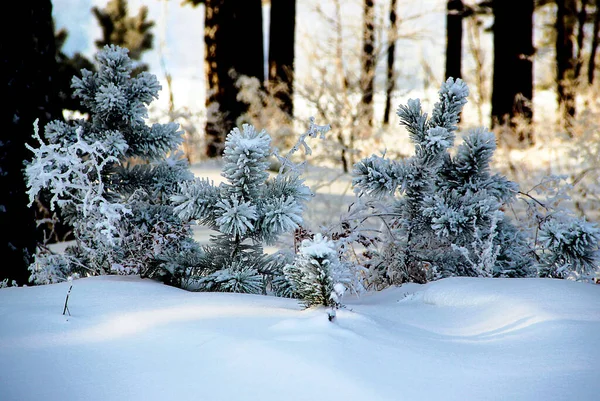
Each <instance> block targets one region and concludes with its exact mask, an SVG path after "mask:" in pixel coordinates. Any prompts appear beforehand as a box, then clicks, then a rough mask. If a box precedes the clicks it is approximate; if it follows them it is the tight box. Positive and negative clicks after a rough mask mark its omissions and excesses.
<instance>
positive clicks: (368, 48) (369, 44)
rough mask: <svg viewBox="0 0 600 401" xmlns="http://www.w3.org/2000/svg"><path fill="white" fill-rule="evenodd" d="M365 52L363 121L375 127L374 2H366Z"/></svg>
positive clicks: (363, 65) (362, 86)
mask: <svg viewBox="0 0 600 401" xmlns="http://www.w3.org/2000/svg"><path fill="white" fill-rule="evenodd" d="M363 9H364V15H363V18H364V20H363V52H362V60H361V61H362V70H361V79H360V82H361V85H360V87H361V90H362V99H361V112H360V114H361V120H362V121H363V122H364V123H365V124H366V125H368V126H372V125H373V90H374V88H375V61H376V60H375V6H374V2H373V0H364V8H363Z"/></svg>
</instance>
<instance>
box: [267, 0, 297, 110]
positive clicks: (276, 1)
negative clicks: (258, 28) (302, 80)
mask: <svg viewBox="0 0 600 401" xmlns="http://www.w3.org/2000/svg"><path fill="white" fill-rule="evenodd" d="M295 37H296V0H271V18H270V26H269V89H270V90H271V92H272V93H273V95H275V97H276V98H277V99H279V101H280V108H281V110H282V111H283V112H284V113H286V114H287V115H288V116H289V117H290V119H291V118H292V117H293V116H294V100H293V97H294V45H295V41H296V39H295Z"/></svg>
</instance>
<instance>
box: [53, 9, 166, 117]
mask: <svg viewBox="0 0 600 401" xmlns="http://www.w3.org/2000/svg"><path fill="white" fill-rule="evenodd" d="M91 11H92V13H93V14H94V16H95V17H96V20H97V22H98V25H99V26H100V29H101V30H102V38H101V39H98V40H96V42H95V43H96V47H97V48H98V50H102V49H103V48H104V46H105V45H111V44H113V45H117V46H119V47H123V48H126V49H128V50H129V54H130V56H129V57H130V59H132V60H134V61H136V63H135V69H134V72H133V73H134V75H137V74H138V73H140V72H141V71H147V70H148V65H147V64H145V63H142V62H141V61H140V60H141V59H142V56H143V54H144V52H146V51H148V50H151V49H152V47H153V41H154V35H153V34H152V32H151V29H152V28H153V27H154V25H155V24H154V21H149V20H148V19H147V18H148V7H146V6H142V7H140V9H139V11H138V14H137V15H135V16H131V15H130V13H129V8H128V4H127V0H110V1H109V2H108V3H107V4H106V6H105V7H104V8H99V7H92V9H91ZM67 37H68V32H67V31H66V30H65V29H61V30H59V31H58V32H57V33H56V49H57V54H56V58H57V61H58V76H57V81H58V87H59V89H58V90H59V98H60V100H61V103H62V104H61V105H60V107H61V108H62V109H63V110H74V111H79V112H81V113H88V112H89V110H88V109H87V108H86V107H85V105H83V104H81V102H80V101H79V99H77V98H75V96H73V90H72V88H71V79H72V78H73V77H77V78H81V70H82V69H84V68H85V69H87V70H88V71H95V65H94V63H93V62H92V61H91V60H89V59H88V58H87V57H85V56H84V55H82V54H81V53H78V52H77V53H75V54H74V55H73V56H71V57H69V56H67V55H66V54H65V53H64V52H63V51H62V47H63V45H64V44H65V42H66V40H67Z"/></svg>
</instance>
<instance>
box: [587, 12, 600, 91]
mask: <svg viewBox="0 0 600 401" xmlns="http://www.w3.org/2000/svg"><path fill="white" fill-rule="evenodd" d="M594 4H595V8H596V10H595V13H594V25H593V27H592V35H591V36H592V40H591V43H590V58H589V61H588V84H590V85H592V84H593V83H594V72H595V70H596V52H597V50H598V39H599V38H598V32H599V31H600V12H599V11H600V0H596V1H595V3H594Z"/></svg>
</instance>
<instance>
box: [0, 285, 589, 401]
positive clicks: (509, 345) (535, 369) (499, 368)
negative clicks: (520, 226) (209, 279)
mask: <svg viewBox="0 0 600 401" xmlns="http://www.w3.org/2000/svg"><path fill="white" fill-rule="evenodd" d="M71 284H72V285H73V287H72V290H71V293H70V297H69V302H68V307H69V311H70V313H71V315H70V316H69V315H68V314H67V315H63V314H62V312H63V308H64V303H65V297H66V295H67V292H68V290H69V287H70V286H71ZM344 303H345V307H344V308H342V309H339V310H337V313H336V317H335V319H334V320H333V321H332V322H330V321H329V320H328V313H327V310H326V309H322V308H312V309H304V308H303V307H302V306H301V305H300V304H299V303H298V302H297V301H295V300H293V299H285V298H277V297H272V296H260V295H243V294H225V293H195V292H188V291H185V290H181V289H177V288H173V287H169V286H167V285H164V284H161V283H158V282H155V281H152V280H149V279H140V278H138V277H133V276H100V277H90V278H82V279H78V280H74V281H73V282H72V283H69V282H64V283H60V284H51V285H45V286H37V287H20V288H5V289H1V290H0V361H2V363H1V364H0V399H1V400H2V401H35V400H40V401H42V400H43V401H53V400H57V401H59V400H60V401H69V400H86V401H95V400H97V401H112V400H115V401H116V400H119V401H123V400H144V401H152V400H160V401H164V400H176V401H186V400H195V401H197V400H211V401H220V400H223V401H225V400H228V401H230V400H236V401H239V400H260V401H275V400H277V401H279V400H287V401H291V400H334V399H335V400H345V401H351V400H360V401H365V400H381V401H383V400H386V401H387V400H390V401H391V400H395V401H400V400H407V401H420V400H423V401H425V400H427V401H431V400H460V401H466V400H474V401H481V400H503V401H505V400H511V401H512V400H519V401H541V400H543V401H558V400H565V401H567V400H568V401H572V400H578V401H593V400H598V399H599V398H598V397H599V396H598V395H599V394H600V381H599V380H598V369H599V368H600V347H598V339H599V338H600V285H594V284H589V283H579V282H573V281H564V280H553V279H492V278H448V279H443V280H439V281H435V282H431V283H428V284H425V285H418V284H405V285H403V286H401V287H395V288H389V289H387V290H383V291H380V292H372V293H367V294H365V295H362V296H361V297H360V298H357V297H353V296H346V297H345V298H344Z"/></svg>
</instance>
